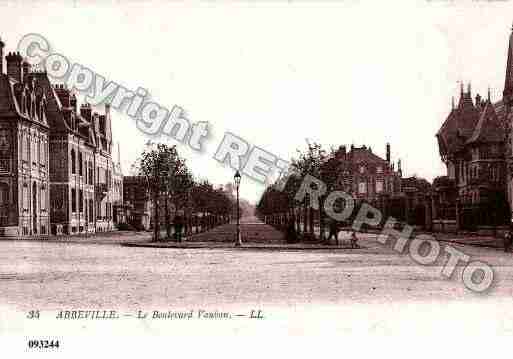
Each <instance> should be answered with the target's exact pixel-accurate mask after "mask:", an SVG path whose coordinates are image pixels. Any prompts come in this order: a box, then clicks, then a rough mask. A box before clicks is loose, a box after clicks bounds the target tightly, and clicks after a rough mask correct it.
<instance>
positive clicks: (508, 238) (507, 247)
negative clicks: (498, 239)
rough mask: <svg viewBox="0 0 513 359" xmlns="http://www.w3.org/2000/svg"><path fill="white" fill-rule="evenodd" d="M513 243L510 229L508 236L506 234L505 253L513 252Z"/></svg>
mask: <svg viewBox="0 0 513 359" xmlns="http://www.w3.org/2000/svg"><path fill="white" fill-rule="evenodd" d="M512 242H513V234H512V231H511V227H510V228H509V229H508V231H507V232H506V234H504V252H509V251H510V250H511V244H512Z"/></svg>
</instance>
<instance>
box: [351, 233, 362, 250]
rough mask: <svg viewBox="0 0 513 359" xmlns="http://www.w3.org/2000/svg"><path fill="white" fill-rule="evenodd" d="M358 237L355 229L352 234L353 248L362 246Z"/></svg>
mask: <svg viewBox="0 0 513 359" xmlns="http://www.w3.org/2000/svg"><path fill="white" fill-rule="evenodd" d="M357 242H358V237H356V232H355V231H353V233H352V234H351V248H359V247H360V246H359V245H358V243H357Z"/></svg>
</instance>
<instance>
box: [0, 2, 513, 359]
mask: <svg viewBox="0 0 513 359" xmlns="http://www.w3.org/2000/svg"><path fill="white" fill-rule="evenodd" d="M512 10H513V5H512V3H511V2H508V1H505V2H501V1H497V2H488V1H477V2H476V1H454V2H452V1H432V2H428V1H407V2H399V1H362V2H358V1H345V2H335V1H326V2H319V3H317V2H313V1H312V2H306V1H303V2H292V3H286V2H281V3H274V2H270V1H269V2H255V3H243V4H237V3H231V2H216V3H213V2H212V3H199V2H159V1H152V2H150V1H146V2H143V3H137V2H126V3H123V4H122V3H121V2H107V1H105V2H103V1H97V2H81V1H75V2H69V1H66V2H50V1H48V2H45V1H39V2H37V1H36V2H22V1H19V2H18V1H4V2H2V3H1V4H0V19H1V21H0V30H1V31H0V34H1V36H2V38H3V39H4V41H5V42H6V43H7V48H6V50H7V51H9V50H13V49H14V48H15V45H16V43H17V41H18V40H19V39H20V38H21V36H23V35H24V34H26V33H29V32H40V33H42V34H44V35H45V36H46V37H47V38H48V39H49V40H50V42H51V43H52V46H53V48H54V49H55V50H56V51H58V52H61V53H63V54H65V55H66V56H69V57H70V58H72V59H74V60H75V61H78V62H80V63H82V64H84V65H88V66H90V67H91V68H92V69H94V70H95V71H97V72H99V73H101V74H104V75H106V76H108V77H110V78H111V79H112V80H115V81H118V82H121V83H122V84H124V85H126V86H127V87H130V88H133V89H135V88H137V87H138V86H142V87H144V88H146V89H148V90H149V91H150V93H151V94H152V96H153V98H154V99H155V100H157V101H158V102H160V103H162V104H167V105H168V106H170V107H171V106H173V105H174V104H178V105H181V106H183V107H184V108H185V109H186V110H187V111H188V113H189V114H190V119H191V120H192V121H193V122H195V121H209V122H211V124H212V126H213V133H214V137H213V139H211V140H210V141H209V142H208V150H207V152H208V154H206V155H205V154H204V155H198V154H194V153H191V151H188V150H187V149H186V148H183V153H184V154H186V155H187V156H190V158H191V160H190V163H191V165H192V168H193V170H194V172H195V173H204V174H205V175H207V174H208V176H209V178H210V179H211V180H212V181H213V182H217V183H225V182H228V181H230V180H231V177H232V171H231V170H229V169H226V168H222V167H220V166H219V165H218V164H217V163H216V162H215V161H213V160H212V159H211V156H212V154H213V152H214V151H215V149H216V148H217V144H218V143H219V141H220V140H221V138H222V135H223V134H224V132H225V131H231V132H234V133H236V134H239V135H240V136H242V137H244V138H246V139H247V140H248V141H250V142H252V143H253V144H256V145H259V146H260V147H263V148H265V149H267V150H269V151H271V152H273V153H275V154H276V155H279V156H281V157H283V158H289V157H290V156H291V155H293V153H294V150H295V148H297V147H303V146H304V144H305V138H309V139H310V140H313V141H319V142H321V143H323V144H326V145H330V144H333V145H339V144H343V143H345V144H351V143H354V144H355V145H362V144H366V145H368V146H369V145H370V146H372V148H373V150H374V152H377V153H378V154H382V155H384V150H385V143H386V142H387V141H388V142H390V143H391V145H392V155H393V158H394V159H396V160H397V159H398V158H399V157H401V158H402V160H403V164H404V168H405V175H407V176H408V175H412V174H418V175H419V176H424V177H426V178H427V179H429V180H431V179H432V178H433V177H435V176H437V175H441V174H444V168H443V166H442V164H441V162H440V159H439V155H438V149H437V146H436V141H435V138H434V134H435V132H436V130H437V129H438V128H439V126H440V125H441V123H442V121H443V120H444V118H445V116H446V115H447V113H448V111H449V109H450V103H451V96H457V95H458V93H459V87H458V83H457V82H458V81H461V80H463V81H465V82H466V83H467V82H468V81H470V80H471V81H472V88H473V93H475V91H476V90H477V91H479V92H480V93H481V94H482V95H485V94H486V90H487V87H488V86H491V87H492V94H493V98H494V99H495V100H497V99H498V98H499V97H500V95H501V91H502V86H503V79H504V71H505V63H506V51H507V41H508V36H509V33H510V28H511V24H512V22H513V11H512ZM113 132H114V137H115V140H116V141H120V142H121V147H122V159H123V165H124V168H125V170H126V169H128V168H129V166H130V164H131V163H132V161H133V159H134V158H135V157H136V155H137V153H139V152H140V151H141V149H142V146H143V144H144V142H146V140H147V139H146V138H145V137H144V136H142V134H141V133H140V132H138V131H137V129H136V128H135V125H134V123H133V121H132V120H130V119H128V118H125V117H123V116H115V117H114V123H113ZM261 190H262V186H260V185H258V184H249V183H245V185H244V186H243V187H242V195H243V196H244V197H246V198H248V199H251V200H253V201H255V200H257V199H258V194H259V192H260V191H261ZM455 285H458V284H455ZM0 290H1V288H0ZM242 308H243V309H244V310H246V309H248V308H245V307H244V306H242ZM146 309H152V308H146ZM222 309H223V310H229V308H222ZM264 309H265V311H266V312H267V313H269V319H266V320H265V321H255V322H252V321H247V320H236V321H226V322H220V321H212V322H206V321H201V322H200V321H194V322H191V323H184V322H169V321H167V322H166V321H160V322H157V321H152V322H147V323H145V322H136V321H134V320H125V321H118V322H108V323H105V322H101V321H98V322H96V321H95V322H88V321H80V322H56V321H55V320H51V319H44V320H41V321H39V322H34V321H28V320H26V319H24V315H25V314H24V313H22V312H19V311H16V310H15V308H13V307H3V308H2V309H1V310H0V333H1V334H2V337H1V338H0V342H1V343H2V347H1V348H0V357H1V358H13V357H19V353H20V348H25V347H26V340H27V339H28V338H30V337H39V336H41V335H45V336H50V337H51V336H53V335H57V336H60V337H62V338H63V340H62V342H63V344H62V345H63V348H62V349H61V350H59V351H58V352H56V353H51V354H50V355H51V356H52V357H53V356H57V357H58V356H59V355H61V356H62V357H77V358H81V357H86V356H87V357H90V355H92V354H93V353H94V354H97V355H100V356H99V357H113V356H116V357H122V356H126V357H139V358H140V357H152V356H157V355H159V356H166V357H183V356H187V357H189V356H193V354H194V356H198V357H200V356H203V357H205V356H215V357H218V356H219V357H235V355H237V357H250V358H253V357H257V356H258V357H262V356H263V355H267V356H271V355H272V356H273V357H275V356H280V357H292V356H298V357H310V358H311V357H327V356H329V357H332V356H336V357H354V356H365V357H367V356H369V357H370V356H372V357H382V356H383V355H385V353H388V355H387V356H392V355H393V356H394V357H410V358H413V357H415V358H416V357H420V358H423V357H428V356H430V357H432V356H433V355H439V356H440V357H463V356H471V357H478V356H481V357H485V356H486V357H490V356H495V355H500V354H503V355H504V356H505V357H509V356H510V352H511V346H512V333H513V324H512V313H513V305H512V300H510V299H505V298H501V299H497V298H486V299H478V300H476V301H469V302H465V303H461V302H450V303H445V302H440V301H437V299H436V298H433V301H432V302H421V303H417V302H414V303H412V302H408V303H406V302H405V303H401V302H394V303H389V304H386V305H385V304H367V305H365V304H355V305H351V306H328V305H324V304H323V303H312V304H310V305H309V306H304V307H303V306H298V307H278V308H274V307H268V308H267V307H266V308H264ZM306 336H308V339H306V338H305V337H306ZM391 336H392V337H394V338H393V339H392V338H390V337H391ZM287 337H288V338H287ZM262 352H263V353H264V354H262ZM14 353H18V354H16V355H15V354H14ZM69 353H73V356H70V354H69ZM157 353H159V354H157ZM163 353H167V354H163ZM31 354H34V355H39V356H41V355H42V354H36V353H31ZM43 356H44V355H43Z"/></svg>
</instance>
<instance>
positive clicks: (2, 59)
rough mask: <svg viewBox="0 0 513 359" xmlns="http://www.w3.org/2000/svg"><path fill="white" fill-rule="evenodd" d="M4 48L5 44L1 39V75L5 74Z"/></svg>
mask: <svg viewBox="0 0 513 359" xmlns="http://www.w3.org/2000/svg"><path fill="white" fill-rule="evenodd" d="M4 47H5V43H4V42H3V41H2V38H0V74H3V73H4Z"/></svg>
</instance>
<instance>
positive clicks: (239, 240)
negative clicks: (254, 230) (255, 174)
mask: <svg viewBox="0 0 513 359" xmlns="http://www.w3.org/2000/svg"><path fill="white" fill-rule="evenodd" d="M233 180H234V182H235V190H236V191H237V233H236V236H235V247H240V246H241V245H242V238H241V234H240V213H239V208H240V207H239V188H240V180H241V175H240V172H239V170H237V171H236V172H235V175H234V176H233Z"/></svg>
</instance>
